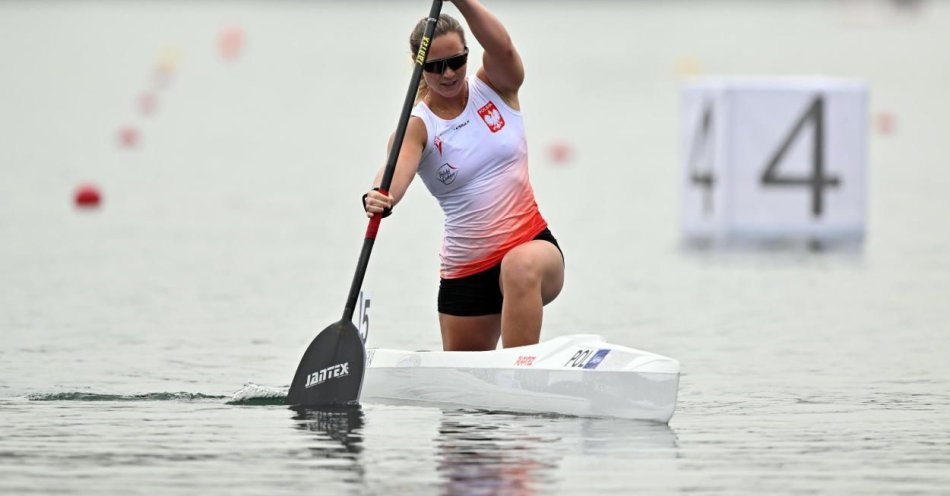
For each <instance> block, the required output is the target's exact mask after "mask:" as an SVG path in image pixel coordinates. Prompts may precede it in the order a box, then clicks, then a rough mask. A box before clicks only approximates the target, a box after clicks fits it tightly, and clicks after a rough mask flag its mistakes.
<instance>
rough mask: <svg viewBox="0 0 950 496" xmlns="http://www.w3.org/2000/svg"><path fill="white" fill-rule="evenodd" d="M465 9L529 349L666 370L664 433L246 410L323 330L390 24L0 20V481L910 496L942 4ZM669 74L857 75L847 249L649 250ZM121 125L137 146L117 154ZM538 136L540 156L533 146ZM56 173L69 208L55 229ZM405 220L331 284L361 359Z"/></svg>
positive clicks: (422, 279)
mask: <svg viewBox="0 0 950 496" xmlns="http://www.w3.org/2000/svg"><path fill="white" fill-rule="evenodd" d="M449 8H450V9H451V7H449ZM497 8H498V12H499V14H500V15H501V16H502V17H503V18H504V19H505V20H506V21H507V22H508V24H509V27H510V29H511V30H512V32H513V35H514V37H515V41H516V42H517V43H518V45H519V47H520V48H521V51H522V53H523V55H524V57H525V60H526V62H527V64H528V80H527V83H526V86H525V88H524V96H523V106H524V108H525V112H526V115H527V118H528V129H529V139H530V146H531V150H532V167H533V169H532V177H533V180H534V183H535V188H536V191H537V194H538V197H539V202H540V204H541V207H542V211H543V213H544V214H545V216H546V217H547V218H548V220H549V221H550V222H551V224H552V228H553V230H554V233H555V235H556V236H557V237H558V239H559V241H560V242H561V245H562V247H564V249H565V252H566V255H567V258H568V272H567V285H566V287H565V290H564V292H563V294H562V295H561V297H560V298H559V299H558V301H556V302H555V303H554V304H553V305H552V306H550V307H549V308H548V311H547V313H546V316H545V330H544V335H545V336H548V337H550V336H556V335H562V334H569V333H576V332H596V333H600V334H602V335H604V336H605V337H606V338H608V340H610V341H614V342H618V343H622V344H627V345H630V346H634V347H638V348H642V349H646V350H650V351H654V352H657V353H662V354H665V355H669V356H673V357H675V358H677V359H679V360H680V361H681V363H682V366H683V376H682V380H681V390H680V403H679V405H678V408H677V411H676V414H675V415H674V417H673V420H672V421H671V423H670V425H669V426H664V425H652V424H644V423H640V422H633V421H621V420H614V419H583V418H564V417H551V416H530V415H510V414H498V413H490V412H477V411H451V410H446V411H443V410H441V409H433V408H418V407H395V406H384V405H364V406H363V408H362V409H360V410H351V411H337V412H305V411H304V412H298V411H294V410H289V409H287V408H285V407H283V406H281V405H279V404H277V403H279V398H280V395H281V392H282V388H283V387H286V385H287V384H288V383H289V381H290V375H291V374H292V373H293V369H294V367H295V366H296V364H297V361H298V360H299V358H300V355H301V354H302V352H303V350H304V348H305V347H306V345H307V344H308V343H309V341H310V340H311V339H312V338H313V336H314V334H315V333H316V332H318V331H319V330H320V329H322V328H324V327H325V326H326V325H328V324H330V323H331V322H333V321H335V320H337V319H338V318H339V314H340V312H341V311H342V306H343V303H344V302H343V300H344V297H345V293H346V290H347V288H348V285H349V281H350V278H351V276H352V271H353V268H354V267H355V264H356V257H357V254H358V251H359V246H360V243H361V238H362V233H363V230H364V229H365V221H364V219H363V218H362V217H361V213H360V211H359V207H358V203H357V202H358V196H359V194H361V192H362V191H364V189H365V188H366V187H367V186H368V183H369V181H370V179H371V176H372V173H373V171H374V170H375V168H376V167H377V166H378V164H379V163H381V162H382V161H383V160H384V144H385V141H386V137H387V136H388V133H389V132H391V130H392V128H393V127H394V126H395V121H396V115H397V113H398V110H399V106H400V104H401V100H402V96H403V94H404V92H405V85H406V80H407V75H408V68H407V64H406V62H405V59H404V58H403V57H404V56H405V54H404V50H405V47H404V46H403V44H402V43H403V41H402V40H403V39H404V38H405V36H406V31H407V29H408V27H409V26H410V25H411V24H412V23H413V22H414V21H415V20H416V19H417V18H418V17H420V16H422V15H423V14H424V13H425V9H426V6H425V5H417V4H416V3H415V2H386V3H379V4H376V3H373V4H370V3H353V4H348V3H343V2H340V3H333V2H317V3H298V2H281V3H272V2H268V3H263V2H261V3H250V2H236V3H228V2H207V3H199V4H191V3H189V4H186V3H175V4H168V3H165V2H162V3H158V2H154V3H138V4H135V5H131V4H128V5H127V4H125V3H119V2H70V3H64V2H43V3H33V2H16V1H11V2H5V3H2V4H0V41H2V42H0V60H3V61H4V65H3V68H2V69H0V71H2V77H0V109H3V111H2V112H0V136H3V139H2V140H0V281H2V284H0V336H2V344H0V420H2V421H0V492H2V493H5V494H50V493H56V494H64V493H78V494H136V493H141V494H154V493H156V492H158V493H165V494H195V493H211V494H216V493H225V492H226V493H229V494H235V493H243V494H262V493H266V494H291V493H299V492H302V491H311V492H312V491H317V492H319V493H321V494H323V493H325V494H338V493H339V494H373V493H396V492H398V493H417V494H531V493H543V494H548V493H557V494H575V493H581V494H594V493H600V494H630V493H635V492H640V493H643V492H646V493H650V494H653V493H677V492H691V493H697V494H739V493H747V494H764V493H766V494H767V493H774V494H782V493H784V494H793V493H794V494H797V493H827V494H842V493H860V494H925V493H945V492H946V488H947V487H948V483H950V476H948V475H947V474H948V473H950V471H948V470H947V469H948V466H950V434H948V429H947V426H948V425H950V424H948V422H950V414H948V413H947V411H948V408H947V407H948V406H950V387H948V386H950V374H948V372H950V367H948V365H947V360H946V357H947V356H948V351H950V346H948V338H947V336H946V334H947V330H948V329H947V321H948V318H950V310H947V307H946V303H945V302H946V300H947V295H948V294H950V293H948V291H950V255H948V253H950V231H948V229H947V222H946V219H945V214H946V212H947V208H948V206H950V205H948V200H947V196H946V194H945V191H947V189H948V187H950V173H948V172H947V168H946V167H945V165H946V164H947V161H948V159H950V152H948V150H947V148H946V146H944V145H943V141H944V140H943V134H944V131H945V129H946V126H945V124H944V123H943V120H944V116H946V115H948V114H950V99H948V98H947V97H946V95H945V94H944V93H945V89H946V88H947V87H948V83H950V50H948V49H947V47H948V46H950V44H948V41H950V37H948V35H947V33H948V32H950V30H948V28H950V10H948V6H946V5H944V4H943V3H935V2H933V3H929V4H923V5H922V7H921V8H920V9H919V11H917V12H916V13H899V12H896V11H892V10H890V7H888V5H887V4H874V3H870V2H868V3H859V2H788V3H779V2H768V3H764V2H759V3H755V2H701V3H700V2H696V3H691V2H671V3H651V2H630V3H619V2H618V3H607V2H604V3H583V4H568V3H557V4H555V5H548V4H543V3H537V2H524V3H519V4H518V5H499V6H497ZM228 26H241V27H243V29H244V32H245V36H246V47H245V49H244V51H243V52H242V53H241V54H240V56H239V57H238V58H237V59H235V60H230V61H229V60H225V59H222V58H221V56H220V55H219V53H218V51H217V45H216V39H217V36H218V34H219V32H220V30H222V29H224V28H226V27H228ZM473 51H475V52H476V57H474V58H473V60H477V59H478V57H477V50H473ZM169 60H175V61H177V65H175V70H174V71H173V72H172V77H171V78H170V83H169V84H168V86H167V87H165V88H164V89H155V88H156V87H157V86H156V80H155V79H154V77H155V76H154V72H155V69H156V67H158V66H159V65H160V64H161V63H162V61H165V62H168V61H169ZM684 68H685V69H688V70H701V71H704V72H707V73H715V74H745V73H765V74H816V73H817V74H826V75H831V76H843V77H854V78H860V79H863V80H865V81H867V82H868V84H869V87H870V89H871V108H870V111H871V114H872V115H877V114H879V113H881V112H890V113H892V114H894V115H896V116H897V121H896V122H897V128H896V132H895V133H893V134H887V135H886V134H881V133H880V132H879V131H877V128H876V127H875V126H873V125H872V135H871V141H870V177H871V181H870V185H871V186H870V191H869V221H868V239H867V241H866V243H865V245H864V247H863V249H861V250H858V251H836V250H832V251H809V250H805V249H798V248H794V247H773V248H768V249H760V250H733V251H723V250H718V251H715V250H696V249H690V248H688V247H684V246H682V244H681V243H680V241H679V236H678V225H677V221H678V214H677V205H678V196H677V195H678V190H677V177H678V165H677V164H678V158H679V152H678V148H677V147H678V136H677V130H678V127H677V124H678V113H677V112H678V105H677V91H676V90H677V87H678V83H679V82H680V81H681V78H682V72H683V71H684V70H685V69H684ZM150 89H151V90H152V91H154V92H155V95H156V101H157V106H156V110H155V113H154V114H153V115H150V116H144V115H142V114H140V113H139V111H138V110H137V107H136V101H137V99H138V98H139V97H140V95H142V94H143V93H146V92H148V91H149V90H150ZM125 125H131V126H135V127H136V128H138V129H139V130H140V132H141V140H140V143H139V146H138V147H137V148H134V149H122V148H120V147H117V146H116V135H117V132H118V130H119V128H120V127H122V126H125ZM558 141H567V142H568V143H570V144H571V145H572V146H573V149H574V152H575V156H574V159H573V161H572V162H570V163H569V164H566V165H558V164H555V163H553V162H552V160H551V159H550V158H549V157H548V155H547V154H546V148H547V147H548V146H549V145H550V144H552V143H555V142H558ZM86 180H92V181H95V182H97V183H98V184H99V185H100V186H101V188H102V190H103V193H104V203H103V206H102V208H101V209H99V210H98V211H93V212H80V211H77V210H75V209H74V208H73V206H72V204H71V195H72V191H73V188H74V187H75V186H76V185H77V184H78V183H80V182H82V181H86ZM440 221H441V219H440V215H439V213H438V211H437V207H436V205H435V202H434V201H432V200H431V199H430V198H428V197H427V196H426V195H425V194H424V191H423V189H422V188H421V187H419V185H414V186H413V187H412V188H411V190H410V195H409V196H408V197H407V199H406V201H404V202H403V203H402V204H400V205H399V208H398V209H397V213H396V214H395V215H394V216H393V217H390V218H388V219H387V220H386V222H385V223H384V225H383V229H382V232H381V234H380V238H379V241H378V243H377V245H376V250H375V251H374V254H373V260H372V262H371V264H370V270H369V273H368V275H367V279H366V284H365V286H366V287H367V288H368V289H369V290H370V292H371V293H372V295H373V297H374V313H373V319H374V320H373V321H374V325H373V332H372V335H371V343H370V344H371V345H373V346H384V347H392V348H409V349H425V348H430V349H431V348H437V347H438V346H439V334H438V326H437V322H436V319H435V310H434V302H435V290H436V283H437V268H438V265H437V251H438V243H439V235H440ZM236 393H237V401H235V394H236ZM274 397H276V398H274Z"/></svg>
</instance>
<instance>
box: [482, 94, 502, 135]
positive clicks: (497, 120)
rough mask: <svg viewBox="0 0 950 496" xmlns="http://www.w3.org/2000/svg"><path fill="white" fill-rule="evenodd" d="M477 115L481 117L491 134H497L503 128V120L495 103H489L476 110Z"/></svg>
mask: <svg viewBox="0 0 950 496" xmlns="http://www.w3.org/2000/svg"><path fill="white" fill-rule="evenodd" d="M478 115H480V116H482V120H483V121H485V125H486V126H488V129H490V130H491V132H493V133H497V132H498V131H501V129H502V128H503V127H505V118H504V117H502V115H501V111H499V110H498V107H496V106H495V102H492V101H489V102H488V103H486V104H485V106H483V107H482V108H480V109H478Z"/></svg>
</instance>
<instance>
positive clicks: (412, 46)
mask: <svg viewBox="0 0 950 496" xmlns="http://www.w3.org/2000/svg"><path fill="white" fill-rule="evenodd" d="M426 20H427V18H422V20H420V21H419V23H418V24H416V27H415V29H413V30H412V33H411V34H410V35H409V54H410V56H411V57H413V58H415V56H416V54H417V53H419V45H421V44H422V35H424V34H425V30H426ZM447 33H458V35H459V38H461V39H462V45H466V43H465V29H464V28H462V25H461V24H459V22H458V21H457V20H456V19H455V18H454V17H452V16H450V15H448V14H442V15H440V16H439V20H438V21H437V22H436V23H435V32H434V33H433V34H432V39H433V40H434V39H436V38H438V37H439V36H442V35H443V34H447ZM466 46H467V45H466ZM428 93H429V87H428V86H427V85H426V80H425V78H421V79H419V90H418V91H416V102H418V101H419V100H422V99H423V98H425V96H426V94H428Z"/></svg>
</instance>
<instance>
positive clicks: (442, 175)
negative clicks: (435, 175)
mask: <svg viewBox="0 0 950 496" xmlns="http://www.w3.org/2000/svg"><path fill="white" fill-rule="evenodd" d="M456 176H458V169H456V168H455V167H452V166H451V165H449V163H448V162H446V163H444V164H442V167H439V181H441V182H442V184H445V185H449V184H452V182H453V181H455V177H456Z"/></svg>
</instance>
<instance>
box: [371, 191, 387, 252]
mask: <svg viewBox="0 0 950 496" xmlns="http://www.w3.org/2000/svg"><path fill="white" fill-rule="evenodd" d="M379 192H380V193H382V194H384V195H386V196H389V191H386V190H385V189H383V188H379ZM382 219H383V214H382V213H378V214H373V216H372V217H371V218H370V219H369V225H367V226H366V237H365V239H376V233H378V232H379V223H380V221H381V220H382Z"/></svg>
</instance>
